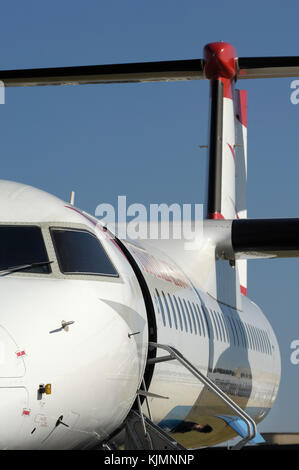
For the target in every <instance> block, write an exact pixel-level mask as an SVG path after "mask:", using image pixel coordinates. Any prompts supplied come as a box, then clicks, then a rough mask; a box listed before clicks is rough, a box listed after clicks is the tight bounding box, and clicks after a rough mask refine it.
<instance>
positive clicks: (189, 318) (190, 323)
mask: <svg viewBox="0 0 299 470" xmlns="http://www.w3.org/2000/svg"><path fill="white" fill-rule="evenodd" d="M183 302H184V305H185V311H186V313H187V318H188V322H189V327H190V333H193V329H192V322H191V317H190V313H189V310H188V307H187V304H186V301H185V299H183Z"/></svg>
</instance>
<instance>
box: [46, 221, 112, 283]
mask: <svg viewBox="0 0 299 470" xmlns="http://www.w3.org/2000/svg"><path fill="white" fill-rule="evenodd" d="M51 234H52V238H53V242H54V246H55V250H56V254H57V258H58V263H59V267H60V270H61V272H63V273H64V274H91V275H94V274H95V275H102V276H118V274H117V272H116V270H115V268H114V266H113V264H112V263H111V261H110V259H109V258H108V256H107V253H106V251H105V250H104V248H103V247H102V245H101V243H100V241H99V240H98V239H97V237H96V236H95V235H93V234H91V233H90V232H87V231H85V230H77V229H51Z"/></svg>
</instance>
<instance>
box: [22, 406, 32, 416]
mask: <svg viewBox="0 0 299 470" xmlns="http://www.w3.org/2000/svg"><path fill="white" fill-rule="evenodd" d="M22 415H23V416H29V415H30V410H26V408H24V409H23V413H22Z"/></svg>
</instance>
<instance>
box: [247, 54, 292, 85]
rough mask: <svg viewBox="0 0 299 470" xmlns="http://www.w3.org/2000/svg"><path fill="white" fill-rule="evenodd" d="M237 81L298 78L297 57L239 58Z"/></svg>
mask: <svg viewBox="0 0 299 470" xmlns="http://www.w3.org/2000/svg"><path fill="white" fill-rule="evenodd" d="M238 62H239V71H238V80H239V79H242V78H280V77H299V57H296V56H290V57H240V58H239V60H238Z"/></svg>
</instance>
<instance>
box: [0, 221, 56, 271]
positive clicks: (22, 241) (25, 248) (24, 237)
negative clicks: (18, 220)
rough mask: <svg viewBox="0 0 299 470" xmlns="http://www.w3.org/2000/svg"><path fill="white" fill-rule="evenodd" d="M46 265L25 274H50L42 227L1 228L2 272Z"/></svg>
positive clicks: (17, 226)
mask: <svg viewBox="0 0 299 470" xmlns="http://www.w3.org/2000/svg"><path fill="white" fill-rule="evenodd" d="M43 262H45V263H46V264H44V265H40V266H34V267H32V268H27V269H26V270H25V269H24V270H23V272H30V273H41V274H48V273H50V272H51V268H50V265H49V264H47V263H49V258H48V255H47V251H46V247H45V244H44V240H43V236H42V231H41V229H40V227H37V226H31V225H1V226H0V270H1V271H2V270H6V269H9V268H14V267H17V266H22V265H25V264H32V263H43Z"/></svg>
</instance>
